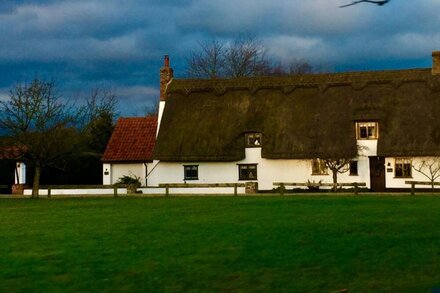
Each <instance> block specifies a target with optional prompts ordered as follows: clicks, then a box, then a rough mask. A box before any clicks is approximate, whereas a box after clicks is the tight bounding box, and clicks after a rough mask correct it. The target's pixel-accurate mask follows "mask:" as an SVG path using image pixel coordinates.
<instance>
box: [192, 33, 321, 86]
mask: <svg viewBox="0 0 440 293" xmlns="http://www.w3.org/2000/svg"><path fill="white" fill-rule="evenodd" d="M199 46H200V48H199V50H197V51H194V52H192V53H191V54H190V57H189V58H188V60H187V61H188V69H187V74H188V76H189V77H196V78H220V77H244V76H282V75H289V74H304V73H311V72H312V71H313V67H312V66H311V65H310V64H309V63H308V62H307V61H305V60H304V59H298V60H293V61H291V62H290V63H288V64H282V63H281V62H275V61H274V60H272V59H271V58H270V57H269V56H268V50H267V49H266V48H265V47H264V45H263V44H262V43H261V42H260V41H259V40H258V39H256V38H253V37H239V38H238V39H236V40H234V41H232V42H230V43H227V42H220V41H218V40H213V41H211V42H207V43H199Z"/></svg>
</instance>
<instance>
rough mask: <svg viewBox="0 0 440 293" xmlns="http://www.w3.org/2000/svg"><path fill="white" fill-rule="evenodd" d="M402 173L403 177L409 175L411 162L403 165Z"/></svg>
mask: <svg viewBox="0 0 440 293" xmlns="http://www.w3.org/2000/svg"><path fill="white" fill-rule="evenodd" d="M403 174H404V176H405V177H411V164H404V165H403Z"/></svg>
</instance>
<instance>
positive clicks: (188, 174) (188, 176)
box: [183, 165, 199, 180]
mask: <svg viewBox="0 0 440 293" xmlns="http://www.w3.org/2000/svg"><path fill="white" fill-rule="evenodd" d="M183 170H184V177H185V180H198V179H199V166H198V165H187V166H183Z"/></svg>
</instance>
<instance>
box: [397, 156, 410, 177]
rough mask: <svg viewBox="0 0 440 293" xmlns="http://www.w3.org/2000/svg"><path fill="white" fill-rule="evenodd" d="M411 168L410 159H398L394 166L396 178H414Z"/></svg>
mask: <svg viewBox="0 0 440 293" xmlns="http://www.w3.org/2000/svg"><path fill="white" fill-rule="evenodd" d="M411 168H412V162H411V160H410V159H396V161H395V166H394V170H395V173H394V176H395V177H397V178H408V177H412V174H411Z"/></svg>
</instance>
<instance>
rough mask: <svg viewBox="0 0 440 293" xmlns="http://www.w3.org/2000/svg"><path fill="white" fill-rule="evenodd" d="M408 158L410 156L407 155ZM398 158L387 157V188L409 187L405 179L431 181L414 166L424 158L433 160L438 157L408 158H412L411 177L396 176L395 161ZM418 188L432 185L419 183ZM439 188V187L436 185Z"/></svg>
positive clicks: (439, 180) (438, 180)
mask: <svg viewBox="0 0 440 293" xmlns="http://www.w3.org/2000/svg"><path fill="white" fill-rule="evenodd" d="M405 158H408V157H405ZM396 159H397V158H386V159H385V172H386V173H385V186H386V188H409V187H410V186H409V185H408V184H405V181H425V182H429V179H428V178H427V177H425V176H424V175H423V174H421V173H419V172H417V171H416V170H414V166H416V167H417V166H419V165H420V164H421V163H422V161H424V160H428V161H429V160H432V159H438V158H433V157H416V158H408V159H411V160H412V166H413V169H412V172H411V173H412V174H411V175H412V176H411V177H410V178H396V177H395V167H394V163H395V161H396ZM387 169H389V171H390V172H387ZM436 182H440V178H439V179H437V180H436ZM417 187H418V188H430V187H431V186H421V185H418V186H417ZM436 188H438V187H436Z"/></svg>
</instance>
